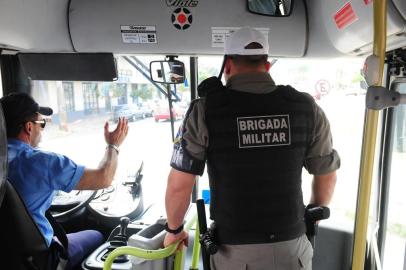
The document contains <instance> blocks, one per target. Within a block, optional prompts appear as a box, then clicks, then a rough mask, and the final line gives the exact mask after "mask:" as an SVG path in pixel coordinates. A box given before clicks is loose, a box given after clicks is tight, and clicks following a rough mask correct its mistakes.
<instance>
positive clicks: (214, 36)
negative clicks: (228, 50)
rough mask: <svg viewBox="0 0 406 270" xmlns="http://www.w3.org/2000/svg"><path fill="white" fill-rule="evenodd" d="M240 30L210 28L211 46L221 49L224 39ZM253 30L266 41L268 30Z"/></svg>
mask: <svg viewBox="0 0 406 270" xmlns="http://www.w3.org/2000/svg"><path fill="white" fill-rule="evenodd" d="M238 29H240V27H212V28H211V46H212V47H218V48H223V47H224V43H225V41H226V38H228V37H229V36H230V35H231V34H232V33H234V32H235V31H237V30H238ZM255 30H257V31H259V32H261V33H262V34H263V35H264V36H265V38H266V39H268V34H269V28H267V27H255Z"/></svg>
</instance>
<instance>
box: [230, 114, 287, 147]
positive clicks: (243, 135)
mask: <svg viewBox="0 0 406 270" xmlns="http://www.w3.org/2000/svg"><path fill="white" fill-rule="evenodd" d="M237 125H238V140H239V148H251V147H269V146H282V145H290V122H289V115H288V114H284V115H266V116H253V117H237Z"/></svg>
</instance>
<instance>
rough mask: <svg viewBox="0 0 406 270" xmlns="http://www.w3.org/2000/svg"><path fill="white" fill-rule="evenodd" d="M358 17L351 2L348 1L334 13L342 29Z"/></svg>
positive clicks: (338, 25) (338, 26)
mask: <svg viewBox="0 0 406 270" xmlns="http://www.w3.org/2000/svg"><path fill="white" fill-rule="evenodd" d="M357 20H358V17H357V15H356V14H355V11H354V9H353V8H352V5H351V3H350V2H347V3H346V4H345V5H344V6H343V7H342V8H341V9H340V10H339V11H337V12H336V13H335V14H334V21H335V23H336V25H337V28H338V29H340V30H342V29H344V28H346V27H347V26H349V25H350V24H352V23H353V22H355V21H357Z"/></svg>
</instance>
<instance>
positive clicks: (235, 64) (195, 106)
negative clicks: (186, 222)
mask: <svg viewBox="0 0 406 270" xmlns="http://www.w3.org/2000/svg"><path fill="white" fill-rule="evenodd" d="M268 49H269V45H268V40H267V39H266V38H265V37H264V36H263V35H262V34H261V33H260V32H258V31H256V30H254V29H252V28H249V27H244V28H241V29H240V30H238V31H236V32H235V33H233V34H232V35H231V36H230V37H229V38H228V39H227V40H226V44H225V55H226V60H225V61H226V62H225V68H224V73H225V79H226V82H227V84H226V86H225V87H223V88H218V89H215V90H214V91H209V92H208V94H207V96H206V97H205V98H201V99H199V100H196V101H194V102H193V103H192V104H191V108H190V109H189V112H188V114H187V116H186V118H185V120H184V123H183V126H182V127H181V130H180V132H179V134H178V138H177V140H176V142H175V145H174V151H173V156H172V160H171V166H172V169H171V172H170V174H169V177H168V186H167V190H166V199H165V203H166V212H167V218H168V223H167V231H168V234H167V235H166V238H165V241H164V245H165V246H168V245H170V244H172V243H174V242H177V241H179V240H184V241H185V242H186V241H187V233H186V232H185V231H183V230H182V229H183V227H182V223H183V219H184V215H185V212H186V211H187V208H188V206H189V202H190V194H191V191H192V187H193V184H194V181H195V176H196V175H202V174H203V171H204V166H205V163H206V162H207V169H208V175H209V182H210V190H211V202H210V204H211V205H210V216H211V218H212V219H214V221H215V222H216V239H217V242H218V244H219V245H220V248H219V251H218V252H217V253H216V254H215V255H213V256H212V257H211V268H212V269H311V268H312V266H311V259H312V256H313V249H312V247H311V244H310V243H309V241H308V240H307V238H306V236H305V223H304V220H303V216H304V210H305V206H304V204H303V197H302V190H301V174H302V167H305V168H306V169H307V171H308V172H309V173H310V174H313V175H314V178H313V183H312V195H311V201H310V203H312V204H316V205H322V206H326V205H328V204H329V202H330V200H331V197H332V195H333V191H334V187H335V182H336V173H335V171H336V170H337V169H338V168H339V166H340V159H339V156H338V154H337V152H336V151H335V150H334V149H333V148H332V137H331V132H330V127H329V122H328V120H327V118H326V116H325V114H324V113H323V111H322V109H321V108H320V107H319V106H318V105H317V104H316V103H315V102H314V100H313V98H312V97H311V96H309V95H308V94H306V93H301V92H298V91H297V90H295V89H293V88H292V87H290V86H283V85H275V83H274V81H273V80H272V78H271V76H270V75H269V73H268V71H269V69H270V63H269V62H268V61H267V56H268Z"/></svg>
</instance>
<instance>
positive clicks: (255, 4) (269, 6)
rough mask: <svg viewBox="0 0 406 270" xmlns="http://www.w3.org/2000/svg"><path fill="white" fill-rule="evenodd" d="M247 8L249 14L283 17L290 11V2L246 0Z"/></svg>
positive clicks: (281, 0)
mask: <svg viewBox="0 0 406 270" xmlns="http://www.w3.org/2000/svg"><path fill="white" fill-rule="evenodd" d="M247 7H248V11H249V12H251V13H255V14H260V15H265V16H274V17H284V16H289V15H290V12H291V11H292V10H291V9H292V0H247Z"/></svg>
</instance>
